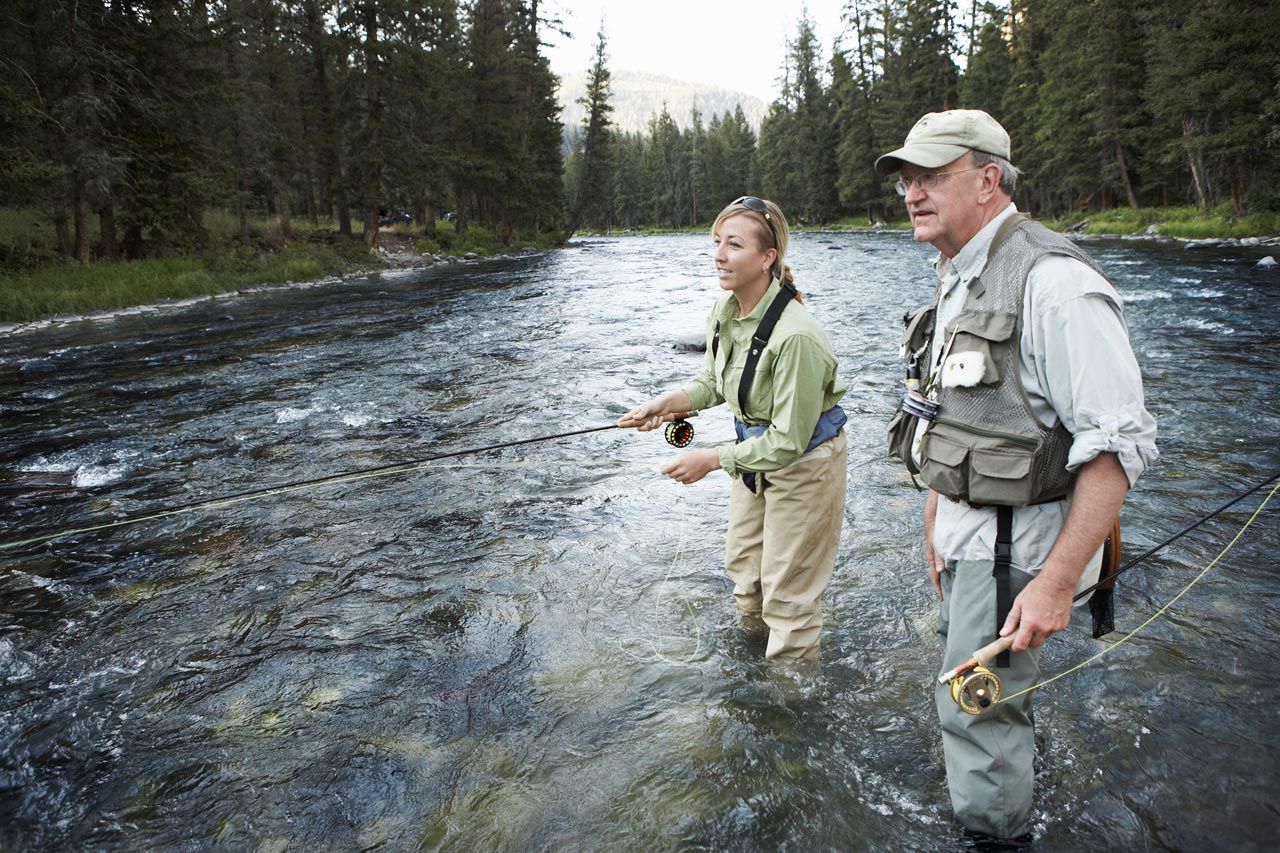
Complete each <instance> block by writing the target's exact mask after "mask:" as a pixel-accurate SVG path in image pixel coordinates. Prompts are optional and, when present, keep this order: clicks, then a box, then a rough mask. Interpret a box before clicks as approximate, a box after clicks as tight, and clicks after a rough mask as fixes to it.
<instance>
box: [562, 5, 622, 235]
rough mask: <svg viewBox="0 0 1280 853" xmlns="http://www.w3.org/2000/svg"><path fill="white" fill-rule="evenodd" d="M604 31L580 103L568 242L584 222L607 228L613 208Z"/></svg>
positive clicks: (601, 31)
mask: <svg viewBox="0 0 1280 853" xmlns="http://www.w3.org/2000/svg"><path fill="white" fill-rule="evenodd" d="M607 46H608V42H607V41H606V39H605V34H604V27H603V25H602V26H601V28H600V31H599V32H598V33H596V54H595V59H594V61H593V62H592V65H591V72H590V75H589V76H588V79H587V91H586V94H585V95H584V96H583V97H581V98H579V99H578V103H579V104H582V105H583V106H585V107H586V114H585V115H584V116H583V117H582V133H581V136H580V138H581V153H580V155H579V157H578V176H577V180H576V181H575V182H574V184H573V187H574V190H573V203H572V208H571V213H570V216H569V225H568V227H567V228H566V229H565V230H566V239H567V238H568V237H570V236H573V233H574V232H575V231H577V230H578V228H579V227H580V226H581V225H582V223H583V221H584V219H588V218H589V220H590V221H593V222H595V223H596V224H597V225H599V226H604V227H608V225H609V224H610V219H611V218H612V217H611V215H610V214H611V212H612V208H613V202H612V195H613V192H612V190H613V187H612V186H611V178H612V173H613V170H614V139H613V137H614V133H613V129H612V126H613V123H612V120H611V119H610V114H611V113H612V112H613V105H612V104H610V103H609V99H610V97H611V92H610V90H609V85H610V79H611V78H610V74H609V66H608V54H607V53H606V48H607Z"/></svg>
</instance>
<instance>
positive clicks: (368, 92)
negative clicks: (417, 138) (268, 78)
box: [363, 3, 382, 249]
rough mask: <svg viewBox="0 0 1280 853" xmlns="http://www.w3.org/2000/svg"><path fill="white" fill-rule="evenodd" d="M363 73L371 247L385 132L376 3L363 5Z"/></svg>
mask: <svg viewBox="0 0 1280 853" xmlns="http://www.w3.org/2000/svg"><path fill="white" fill-rule="evenodd" d="M363 11H364V16H363V17H364V21H363V23H364V62H365V68H364V75H365V98H366V99H367V101H368V104H369V113H368V115H367V116H366V117H365V145H366V146H367V148H366V150H367V152H368V153H367V155H366V157H365V162H364V164H363V165H364V169H363V171H364V173H365V185H364V198H365V203H364V209H365V217H364V243H365V245H366V246H368V247H369V248H370V249H376V248H377V247H378V202H379V199H378V195H379V193H380V191H381V188H382V159H381V157H380V156H379V154H378V142H379V140H380V137H381V135H382V83H381V80H380V79H379V75H378V51H379V45H378V7H377V6H376V5H374V4H373V3H366V4H365V6H364V10H363Z"/></svg>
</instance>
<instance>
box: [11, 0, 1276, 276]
mask: <svg viewBox="0 0 1280 853" xmlns="http://www.w3.org/2000/svg"><path fill="white" fill-rule="evenodd" d="M542 15H543V13H541V12H540V11H539V3H538V0H468V1H467V2H460V0H421V2H411V0H341V1H340V2H336V3H329V2H321V0H222V2H218V3H208V2H200V0H196V2H186V3H173V2H170V0H133V2H96V3H79V2H73V0H10V2H7V3H5V4H3V5H0V71H2V72H3V73H0V205H3V206H11V207H13V206H22V207H24V208H26V209H30V210H35V211H38V212H39V215H40V216H41V217H43V223H44V225H45V226H46V227H48V229H49V233H51V234H52V235H53V237H52V240H51V242H50V244H49V245H48V246H47V247H46V248H43V249H41V250H40V251H39V252H36V251H34V250H32V251H31V252H26V251H25V250H24V251H22V252H18V254H20V255H22V257H23V259H24V260H22V263H23V264H30V263H32V262H33V260H32V259H34V258H37V257H48V256H49V255H51V254H61V255H64V256H68V257H72V258H76V259H78V260H80V261H81V262H83V263H87V262H88V261H89V260H90V259H94V258H120V257H126V258H127V257H147V256H159V255H165V254H168V253H173V252H174V251H175V250H176V251H178V252H187V253H191V252H197V251H200V250H201V249H202V248H203V247H205V246H207V245H209V242H210V237H209V230H208V228H207V226H206V222H207V220H208V217H209V216H210V215H211V214H215V213H220V212H223V211H230V212H231V214H232V215H233V216H234V217H236V218H237V220H238V222H239V229H238V230H239V240H240V242H241V243H242V244H245V245H249V244H250V243H251V242H252V239H253V237H252V234H251V233H250V232H251V226H250V223H251V221H253V220H255V219H259V218H264V217H265V218H270V219H271V220H272V221H273V222H274V223H275V225H274V227H275V228H276V230H277V231H278V232H279V233H280V234H281V236H282V238H283V239H285V240H288V239H290V236H291V234H292V232H293V229H294V228H295V223H296V221H297V220H298V219H300V218H305V219H306V220H307V221H309V222H311V223H319V222H321V221H333V222H335V223H336V226H337V229H338V230H339V231H340V232H342V233H344V234H353V233H357V229H359V228H361V227H363V229H364V234H365V238H366V242H367V243H369V244H370V245H372V244H373V243H374V242H375V241H376V239H377V234H378V219H379V214H380V212H381V211H383V210H387V211H392V210H402V211H407V212H409V213H411V214H412V215H413V218H414V220H415V221H416V222H418V223H419V225H420V227H421V228H422V229H423V232H424V235H423V236H425V237H429V238H432V239H435V238H436V236H437V230H438V229H437V227H436V222H437V220H438V219H440V218H441V217H442V216H443V215H444V214H445V213H448V212H455V213H456V214H457V217H456V220H455V221H454V223H453V226H452V227H454V228H456V229H459V230H465V229H466V228H467V227H468V225H469V224H472V223H474V224H476V225H478V226H483V227H484V228H485V229H491V230H492V233H495V234H498V235H500V239H501V240H503V241H506V242H510V241H511V240H513V239H516V237H515V235H518V234H521V233H526V234H538V233H541V234H548V233H563V229H565V228H567V229H568V230H569V231H570V232H572V231H573V230H574V229H576V228H579V227H591V228H594V229H616V228H624V229H625V228H636V227H643V226H653V225H660V226H663V227H690V226H697V227H703V226H705V225H706V224H708V223H709V222H710V221H711V219H712V218H713V217H714V216H715V214H716V213H717V212H718V211H719V209H720V208H721V207H722V206H723V205H724V204H725V203H726V202H728V201H730V200H732V199H733V198H735V197H736V196H738V195H741V194H743V193H753V194H758V195H766V196H770V197H772V198H773V199H774V200H776V201H778V202H779V203H780V204H781V205H782V207H783V209H784V210H785V211H787V213H788V215H789V216H790V217H791V218H792V219H793V220H794V221H795V222H797V223H799V224H806V223H812V224H819V223H826V222H832V221H837V220H842V219H853V220H854V221H855V222H858V223H863V222H865V223H875V222H878V221H881V220H885V221H887V220H889V219H891V218H894V217H897V218H901V217H902V215H903V210H902V205H901V203H900V201H899V200H898V199H897V197H896V196H895V195H894V194H893V191H892V189H891V188H890V186H891V184H890V182H889V181H886V180H884V179H883V178H881V177H879V176H877V175H875V174H874V171H873V169H872V163H873V162H874V160H875V158H876V156H877V155H879V154H881V153H883V152H885V151H887V150H889V149H891V148H893V147H896V146H897V145H898V144H899V143H900V142H901V140H902V138H903V137H904V136H905V134H906V132H907V130H908V129H909V128H910V127H911V126H912V124H913V123H914V122H915V121H916V119H917V118H919V116H921V115H922V114H924V113H925V112H929V111H934V110H941V109H946V108H950V107H977V108H982V109H986V110H988V111H989V112H991V113H992V114H994V115H995V116H996V117H997V118H999V119H1000V120H1001V122H1002V123H1003V124H1004V125H1005V127H1006V128H1007V129H1008V130H1009V132H1010V134H1011V136H1012V138H1013V156H1014V161H1015V163H1016V164H1017V165H1019V166H1020V167H1021V168H1022V169H1024V170H1025V177H1024V179H1023V181H1022V183H1021V186H1020V189H1019V192H1018V197H1017V200H1018V202H1019V204H1020V205H1021V206H1022V207H1023V208H1024V209H1027V210H1029V211H1030V212H1032V213H1034V214H1036V215H1039V216H1042V217H1056V216H1069V215H1079V214H1080V213H1081V212H1087V211H1094V210H1102V209H1107V208H1110V207H1114V206H1122V207H1126V208H1130V209H1134V208H1143V207H1147V206H1151V205H1179V204H1194V205H1197V206H1199V207H1200V208H1201V209H1204V210H1211V209H1216V208H1217V207H1218V206H1219V205H1223V204H1225V205H1227V206H1228V208H1229V209H1230V210H1231V211H1232V212H1233V215H1234V216H1235V217H1236V219H1237V220H1238V221H1244V219H1245V218H1247V217H1248V216H1249V215H1250V214H1253V213H1257V212H1265V211H1273V210H1280V189H1277V187H1280V131H1278V130H1277V129H1276V128H1277V127H1278V126H1280V60H1278V59H1277V56H1280V54H1278V53H1277V51H1276V49H1275V46H1276V45H1277V44H1280V15H1278V14H1276V12H1275V4H1274V2H1266V0H1168V2H1157V0H1007V2H1003V3H996V2H978V0H968V2H965V3H959V2H956V0H941V2H940V0H850V2H848V3H847V4H846V6H845V11H844V19H843V21H844V28H843V31H842V33H841V35H840V37H839V38H838V39H837V40H836V42H835V43H834V44H833V45H832V52H831V56H830V60H829V62H824V59H823V53H824V50H823V46H822V45H819V44H818V43H817V41H816V38H815V36H814V30H813V26H812V24H811V22H810V21H809V20H808V19H807V18H805V19H803V20H801V22H800V24H799V26H798V27H797V30H796V32H795V34H794V37H793V39H792V40H791V42H790V44H789V50H788V55H787V60H786V65H785V68H784V69H780V71H781V72H782V76H783V81H784V82H783V86H782V89H781V92H780V93H779V97H778V99H777V100H776V101H775V102H774V103H773V105H772V106H771V108H770V110H769V113H768V115H767V116H766V117H765V118H764V120H763V122H762V124H761V126H760V128H759V131H758V136H757V133H756V132H755V131H754V130H753V129H752V127H751V126H750V125H749V123H748V121H747V119H746V118H745V116H744V115H743V112H742V109H741V107H739V108H738V109H737V110H734V111H732V112H726V113H723V114H711V115H705V114H701V113H699V111H698V110H697V109H696V108H695V109H694V110H693V111H692V113H691V114H686V113H685V109H686V108H685V107H681V112H680V118H681V119H684V118H685V116H686V115H687V116H688V122H687V123H686V125H685V127H684V129H682V128H681V127H680V126H678V124H677V122H676V120H674V119H673V117H672V116H671V115H670V114H669V113H668V111H667V110H665V109H663V110H659V111H657V112H656V113H655V114H654V116H653V117H652V121H651V122H650V125H649V128H648V131H647V132H646V133H643V134H619V133H618V132H617V131H616V130H615V129H614V128H613V127H612V126H611V122H610V120H609V119H610V114H611V110H612V106H613V105H612V104H611V103H610V98H611V93H610V85H609V84H610V75H609V70H608V68H607V67H606V61H605V60H606V56H605V50H604V48H605V39H604V33H603V32H602V33H600V34H599V47H598V49H597V56H596V62H595V66H594V68H593V70H592V78H591V81H590V85H589V86H588V91H587V94H586V96H585V97H584V99H583V103H584V106H586V107H587V118H586V120H585V121H584V124H583V126H582V127H581V128H575V133H576V137H575V141H574V142H573V143H572V145H571V147H570V148H568V149H567V150H566V149H563V148H562V128H561V126H560V123H559V119H558V112H559V111H558V105H557V103H556V96H555V88H556V80H555V77H554V76H553V75H552V74H551V73H550V70H549V67H548V64H547V60H546V58H545V57H544V56H543V51H542V42H541V40H540V31H545V29H546V28H547V27H548V26H551V27H553V28H554V27H555V26H556V24H555V23H554V22H548V21H546V20H544V18H543V17H542ZM962 69H963V70H962ZM566 156H567V162H566V160H565V159H564V158H566ZM353 223H355V224H354V225H353Z"/></svg>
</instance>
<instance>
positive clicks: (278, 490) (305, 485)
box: [0, 420, 693, 551]
mask: <svg viewBox="0 0 1280 853" xmlns="http://www.w3.org/2000/svg"><path fill="white" fill-rule="evenodd" d="M678 422H680V423H685V422H684V421H683V420H680V421H678ZM688 427H689V432H690V433H691V432H692V429H693V427H692V425H691V424H690V425H688ZM623 428H624V427H621V426H619V425H618V424H608V425H606V426H598V427H588V428H587V429H579V430H572V431H570V432H561V433H556V434H555V435H542V436H537V437H535V438H522V439H518V440H516V441H505V442H501V443H499V444H489V445H485V446H483V447H468V448H465V449H463V450H452V451H449V452H448V453H437V454H434V455H432V456H424V457H423V458H421V459H411V460H408V461H406V462H396V463H392V464H389V465H379V466H377V467H373V468H362V469H359V470H356V471H348V472H346V473H342V474H330V475H328V476H325V477H316V478H315V479H312V480H304V481H301V482H296V483H286V484H284V485H281V486H269V487H267V488H262V489H252V490H250V491H246V492H239V493H236V494H232V495H225V496H223V497H219V498H210V499H208V500H202V501H193V502H191V503H186V504H181V505H179V506H175V507H170V508H169V509H165V510H161V511H159V512H143V513H138V514H137V515H131V516H126V517H125V518H120V519H116V520H115V521H109V522H103V523H102V524H93V525H89V526H86V527H77V528H74V529H67V530H59V531H56V532H54V533H45V534H41V535H39V536H32V537H30V538H28V539H19V540H17V541H13V542H0V551H4V550H8V549H11V548H20V547H22V546H24V545H35V544H37V543H40V542H48V541H50V540H52V539H61V538H62V537H65V536H76V535H79V534H81V533H93V532H95V531H99V530H110V529H112V528H116V527H125V526H128V525H131V524H140V523H142V522H144V521H156V520H158V519H162V518H171V517H173V516H175V515H182V514H184V513H188V512H195V511H197V510H202V509H220V508H222V507H227V506H233V505H235V504H238V503H244V502H245V501H251V500H256V499H258V498H265V497H272V496H275V495H284V494H289V493H290V492H297V491H301V490H302V489H309V488H314V487H316V486H328V485H334V484H337V483H350V482H355V481H358V480H366V479H370V478H373V477H390V476H393V475H395V474H408V473H412V472H414V471H421V470H424V469H427V468H431V467H438V468H442V467H445V466H437V465H432V464H431V463H433V462H437V461H439V460H441V459H452V458H455V457H458V456H468V455H471V454H475V453H485V452H487V451H490V450H502V449H504V448H508V447H519V446H521V445H524V444H534V443H536V442H542V441H555V440H557V439H561V438H572V437H573V436H578V435H588V434H590V433H594V432H604V431H606V430H611V429H623ZM628 428H629V427H628ZM682 437H683V436H682ZM690 438H692V436H690ZM686 443H687V442H686Z"/></svg>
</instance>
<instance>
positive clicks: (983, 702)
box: [938, 471, 1280, 714]
mask: <svg viewBox="0 0 1280 853" xmlns="http://www.w3.org/2000/svg"><path fill="white" fill-rule="evenodd" d="M1277 479H1280V471H1276V472H1275V473H1274V474H1272V475H1271V476H1270V477H1268V478H1267V479H1265V480H1263V481H1262V482H1261V483H1259V484H1258V485H1256V486H1254V487H1253V488H1251V489H1249V490H1248V491H1246V492H1242V493H1241V494H1239V495H1237V496H1236V497H1234V498H1232V499H1231V500H1229V501H1227V502H1226V503H1225V504H1223V505H1222V506H1220V507H1218V508H1217V509H1215V510H1214V511H1213V512H1211V513H1209V514H1208V515H1205V516H1203V517H1201V518H1200V519H1198V520H1196V521H1195V522H1193V523H1192V524H1189V525H1188V526H1187V527H1185V528H1183V529H1182V530H1180V531H1179V532H1177V533H1175V534H1173V535H1172V536H1170V537H1168V538H1167V539H1165V540H1164V541H1163V542H1161V543H1160V544H1159V545H1156V546H1155V547H1154V548H1151V549H1150V550H1148V551H1147V552H1146V553H1144V554H1142V555H1140V556H1138V557H1134V558H1133V559H1132V560H1130V561H1129V562H1128V563H1126V564H1125V565H1124V566H1123V567H1121V568H1119V569H1117V570H1116V571H1114V572H1112V573H1111V574H1110V575H1108V576H1107V577H1106V578H1103V579H1102V580H1100V581H1099V582H1098V583H1096V584H1094V585H1093V586H1091V587H1089V588H1088V589H1085V590H1083V591H1081V592H1079V593H1077V594H1076V595H1075V596H1074V597H1073V599H1072V601H1073V602H1075V601H1079V600H1081V599H1082V598H1084V597H1085V596H1086V595H1089V594H1090V593H1092V592H1093V591H1094V590H1096V589H1097V588H1098V587H1100V586H1102V585H1103V584H1106V583H1108V582H1109V581H1111V580H1113V579H1114V578H1116V577H1117V576H1118V575H1120V574H1121V573H1122V572H1126V571H1128V570H1129V569H1131V568H1133V567H1134V566H1136V565H1137V564H1138V563H1141V562H1142V561H1143V560H1145V559H1147V558H1148V557H1150V556H1151V555H1152V554H1155V553H1156V552H1157V551H1159V550H1160V549H1161V548H1163V547H1165V546H1166V545H1168V544H1170V543H1172V542H1176V541H1177V540H1178V539H1181V538H1182V537H1183V536H1185V535H1187V534H1188V533H1190V532H1191V531H1192V530H1195V529H1196V528H1197V527H1199V526H1200V525H1201V524H1204V523H1205V522H1206V521H1208V520H1209V519H1211V518H1213V517H1215V516H1217V515H1219V514H1220V513H1222V512H1223V511H1224V510H1226V509H1228V508H1229V507H1231V506H1234V505H1235V504H1237V503H1239V502H1240V501H1242V500H1244V499H1245V498H1247V497H1248V496H1249V495H1252V494H1254V493H1255V492H1257V491H1259V490H1261V489H1263V488H1265V487H1266V486H1268V485H1270V484H1271V483H1273V482H1275V481H1276V480H1277ZM1278 490H1280V486H1276V487H1274V488H1272V490H1271V493H1270V494H1268V495H1267V497H1266V498H1264V499H1263V501H1262V503H1261V504H1260V505H1259V506H1258V508H1257V509H1256V510H1254V511H1253V515H1252V516H1250V517H1249V520H1248V521H1246V522H1245V523H1244V526H1243V527H1241V528H1240V531H1239V532H1238V533H1236V535H1235V538H1233V539H1232V540H1231V542H1229V543H1228V544H1227V546H1226V547H1225V548H1223V549H1222V551H1221V552H1220V553H1219V554H1218V556H1217V557H1214V559H1213V561H1212V562H1211V563H1209V565H1207V566H1205V567H1204V569H1203V570H1201V572H1200V573H1199V574H1198V575H1196V576H1195V577H1194V578H1193V579H1192V580H1191V582H1190V583H1188V584H1187V585H1186V586H1185V587H1183V588H1182V591H1181V592H1179V593H1178V594H1177V595H1176V596H1174V597H1173V598H1172V599H1171V600H1170V601H1169V602H1168V603H1167V604H1165V605H1164V606H1163V607H1161V608H1160V609H1159V610H1157V611H1156V612H1155V613H1154V614H1152V615H1151V616H1150V618H1148V619H1147V621H1145V622H1143V623H1142V624H1141V625H1139V626H1138V627H1137V628H1134V629H1133V630H1132V631H1130V632H1129V633H1128V634H1126V635H1125V636H1124V637H1122V638H1120V639H1119V640H1118V641H1116V642H1115V643H1114V644H1112V645H1110V646H1108V647H1107V648H1105V649H1103V650H1102V651H1100V652H1098V654H1096V655H1094V656H1093V657H1091V658H1089V659H1088V660H1085V661H1082V662H1081V663H1078V664H1076V665H1075V666H1073V667H1071V668H1070V669H1068V670H1066V671H1065V672H1060V673H1058V674H1057V675H1055V676H1053V677H1052V678H1049V679H1047V680H1045V681H1041V682H1039V683H1037V684H1033V685H1032V686H1031V687H1028V688H1026V689H1025V690H1021V691H1019V692H1017V693H1013V694H1011V695H1009V696H1004V697H1003V698H1002V697H1001V693H1002V685H1001V684H1000V677H999V676H998V675H996V673H995V672H994V671H993V670H992V669H991V667H990V666H989V664H990V663H991V661H993V660H994V659H995V658H996V656H997V655H999V654H1000V653H1001V652H1004V651H1007V650H1008V649H1009V648H1010V647H1011V646H1012V645H1013V636H1014V635H1013V634H1009V635H1008V636H1005V637H997V638H996V639H995V640H994V641H993V642H991V643H988V644H987V645H985V646H983V647H982V648H980V649H978V650H977V651H976V652H974V653H973V654H972V655H970V656H969V659H968V660H966V661H964V662H963V663H961V664H960V665H958V666H956V667H954V668H953V669H950V670H947V671H946V672H944V673H942V674H941V675H939V676H938V684H943V685H946V684H949V685H950V688H949V689H950V691H951V698H952V699H953V700H954V701H955V703H956V704H957V705H959V706H960V708H961V710H963V711H965V712H967V713H969V714H981V713H983V712H985V711H988V710H990V709H991V708H993V707H994V706H995V705H996V704H998V703H1000V702H1008V701H1009V700H1011V699H1013V698H1015V697H1017V696H1022V695H1023V694H1025V693H1028V692H1030V691H1032V690H1035V689H1037V688H1040V687H1043V686H1044V685H1046V684H1049V683H1050V682H1053V681H1057V680H1058V679H1059V678H1062V677H1063V676H1065V675H1068V674H1070V673H1072V672H1075V671H1076V670H1078V669H1080V668H1081V667H1084V666H1087V665H1088V664H1090V663H1092V662H1093V661H1095V660H1097V659H1098V658H1100V657H1102V656H1103V655H1105V654H1107V653H1108V652H1111V651H1114V650H1115V649H1116V648H1117V647H1119V646H1120V645H1121V644H1122V643H1124V642H1125V641H1127V640H1129V639H1130V638H1132V637H1133V636H1134V635H1136V634H1137V633H1138V632H1139V631H1141V630H1142V629H1143V628H1145V627H1146V626H1147V625H1149V624H1151V623H1152V622H1153V621H1155V619H1156V618H1157V617H1159V616H1160V615H1161V614H1162V613H1164V612H1165V611H1166V610H1168V609H1169V608H1170V607H1172V606H1173V604H1174V603H1175V602H1177V600H1178V599H1180V598H1182V596H1183V595H1185V594H1186V593H1187V592H1189V591H1190V590H1191V588H1192V587H1193V586H1195V585H1196V583H1197V582H1198V581H1199V580H1200V579H1201V578H1202V577H1204V576H1205V574H1207V573H1208V571H1209V570H1210V569H1212V568H1213V567H1214V566H1215V565H1216V564H1217V562H1218V561H1219V560H1221V559H1222V558H1223V557H1224V556H1225V555H1226V553H1227V551H1229V550H1231V546H1232V545H1234V544H1235V543H1236V541H1237V540H1239V538H1240V537H1241V536H1243V535H1244V532H1245V531H1246V530H1248V529H1249V526H1250V525H1251V524H1253V521H1254V519H1256V518H1257V517H1258V515H1259V514H1260V513H1261V512H1262V510H1263V508H1264V507H1265V506H1266V505H1267V503H1268V502H1269V501H1270V500H1271V498H1272V497H1274V496H1275V494H1276V492H1277V491H1278Z"/></svg>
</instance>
